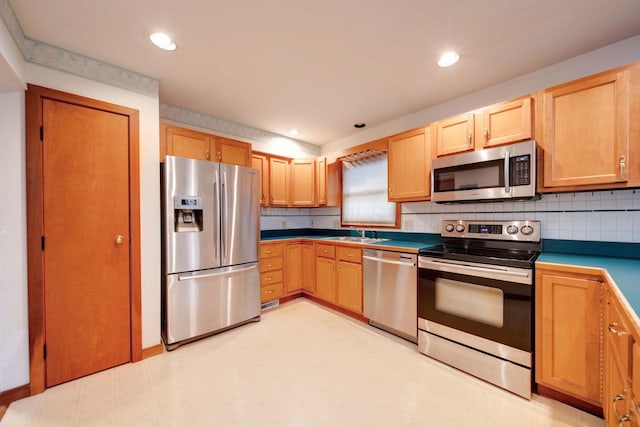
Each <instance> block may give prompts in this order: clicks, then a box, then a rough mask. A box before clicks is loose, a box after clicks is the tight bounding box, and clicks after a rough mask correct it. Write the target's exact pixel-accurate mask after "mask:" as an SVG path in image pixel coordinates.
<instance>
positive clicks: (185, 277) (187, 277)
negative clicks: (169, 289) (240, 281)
mask: <svg viewBox="0 0 640 427" xmlns="http://www.w3.org/2000/svg"><path fill="white" fill-rule="evenodd" d="M254 268H257V265H255V264H254V265H252V266H249V267H245V268H241V269H239V270H233V269H232V270H227V269H225V271H216V272H215V273H205V274H196V275H186V274H185V275H178V280H180V281H183V280H194V279H204V278H206V277H215V276H223V275H229V273H242V272H243V271H248V270H251V269H254Z"/></svg>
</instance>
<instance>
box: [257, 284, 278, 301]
mask: <svg viewBox="0 0 640 427" xmlns="http://www.w3.org/2000/svg"><path fill="white" fill-rule="evenodd" d="M282 295H283V288H282V283H275V284H273V285H267V286H263V287H261V288H260V301H261V302H267V301H273V300H275V299H278V298H280V297H281V296H282Z"/></svg>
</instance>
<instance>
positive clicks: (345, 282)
mask: <svg viewBox="0 0 640 427" xmlns="http://www.w3.org/2000/svg"><path fill="white" fill-rule="evenodd" d="M336 288H337V296H336V301H337V303H338V305H340V306H342V307H344V308H346V309H347V310H350V311H353V312H355V313H358V314H362V264H356V263H353V262H345V261H339V262H338V274H337V280H336Z"/></svg>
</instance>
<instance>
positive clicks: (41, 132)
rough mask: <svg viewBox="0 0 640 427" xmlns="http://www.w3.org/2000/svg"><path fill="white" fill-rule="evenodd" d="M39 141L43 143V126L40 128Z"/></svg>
mask: <svg viewBox="0 0 640 427" xmlns="http://www.w3.org/2000/svg"><path fill="white" fill-rule="evenodd" d="M40 141H44V126H40Z"/></svg>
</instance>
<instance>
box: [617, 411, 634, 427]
mask: <svg viewBox="0 0 640 427" xmlns="http://www.w3.org/2000/svg"><path fill="white" fill-rule="evenodd" d="M629 421H631V415H629V414H626V415H623V416H621V417H618V427H623V426H624V423H626V422H629Z"/></svg>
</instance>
